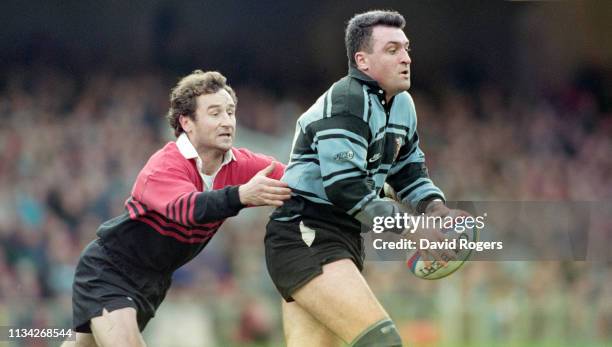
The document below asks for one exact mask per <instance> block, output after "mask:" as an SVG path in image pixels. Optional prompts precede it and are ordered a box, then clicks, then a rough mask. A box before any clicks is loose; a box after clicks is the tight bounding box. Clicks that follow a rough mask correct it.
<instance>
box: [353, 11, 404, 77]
mask: <svg viewBox="0 0 612 347" xmlns="http://www.w3.org/2000/svg"><path fill="white" fill-rule="evenodd" d="M377 25H384V26H390V27H395V28H400V29H404V26H405V25H406V20H405V19H404V16H402V15H401V14H399V13H398V12H395V11H383V10H375V11H368V12H364V13H359V14H356V15H355V16H353V18H351V19H350V20H349V21H348V23H347V24H346V31H345V33H344V44H345V46H346V54H347V56H348V60H349V63H350V64H351V65H352V66H355V65H356V62H355V53H357V52H359V51H365V52H368V53H371V52H372V44H371V43H372V42H371V41H372V29H373V28H374V27H375V26H377Z"/></svg>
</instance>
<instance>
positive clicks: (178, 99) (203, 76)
mask: <svg viewBox="0 0 612 347" xmlns="http://www.w3.org/2000/svg"><path fill="white" fill-rule="evenodd" d="M226 81H227V78H225V76H223V75H222V74H221V73H219V72H217V71H206V72H204V71H202V70H195V71H193V72H192V73H191V74H189V75H187V76H185V77H183V78H181V80H180V81H179V82H178V83H177V85H176V86H175V87H174V88H172V91H171V92H170V109H169V110H168V114H167V115H166V119H167V120H168V123H169V124H170V127H171V128H172V129H174V136H176V137H179V135H181V133H183V128H182V127H181V123H180V122H179V117H180V116H181V115H182V116H186V117H189V118H191V119H193V120H195V116H196V115H195V111H196V108H197V106H198V105H197V102H196V98H197V97H198V96H200V95H203V94H213V93H216V92H218V91H219V90H222V89H224V90H226V91H227V92H228V93H229V94H230V96H231V97H232V99H233V100H234V103H238V98H237V97H236V93H235V92H234V90H233V89H232V87H230V86H229V85H228V84H227V83H226Z"/></svg>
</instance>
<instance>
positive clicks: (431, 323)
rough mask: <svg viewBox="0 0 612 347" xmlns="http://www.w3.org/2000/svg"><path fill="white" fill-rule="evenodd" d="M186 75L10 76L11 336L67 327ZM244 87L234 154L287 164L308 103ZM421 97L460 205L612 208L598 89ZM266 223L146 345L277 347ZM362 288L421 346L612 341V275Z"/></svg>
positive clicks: (601, 269) (223, 248) (2, 267)
mask: <svg viewBox="0 0 612 347" xmlns="http://www.w3.org/2000/svg"><path fill="white" fill-rule="evenodd" d="M338 77H340V76H338ZM177 78H178V76H168V75H165V74H163V73H148V74H133V75H129V76H117V75H115V74H113V73H108V72H92V74H91V75H89V76H87V77H86V78H82V79H76V78H74V77H72V76H71V75H70V74H67V73H64V72H60V71H58V70H54V69H38V70H29V69H28V70H26V69H13V70H11V73H10V74H9V76H7V79H6V80H5V81H4V84H3V86H2V89H1V90H0V326H18V327H37V326H38V327H48V326H51V327H69V326H70V320H71V306H70V300H71V282H72V277H73V274H74V268H75V265H76V262H77V259H78V257H79V254H80V252H81V250H82V249H83V248H84V246H85V245H86V244H87V243H88V242H89V241H91V240H92V239H94V238H95V232H96V228H97V227H98V225H99V224H100V223H101V222H103V221H105V220H106V219H108V218H111V217H113V216H115V215H118V214H120V213H122V210H123V202H124V201H125V199H126V198H127V197H128V194H129V192H130V189H131V184H132V183H133V180H134V179H135V177H136V175H137V174H138V171H139V170H140V169H141V168H142V166H143V165H144V163H145V161H146V160H147V159H148V157H149V156H150V155H151V154H153V153H154V152H155V151H156V150H157V149H158V148H160V147H161V146H162V145H163V144H164V143H165V142H166V141H171V140H173V138H172V133H171V131H170V129H169V127H168V126H167V124H166V123H165V119H164V115H165V112H166V111H167V107H168V94H169V90H170V88H171V87H172V86H173V85H174V83H175V81H176V80H177ZM229 82H230V83H231V81H229ZM234 87H235V89H236V91H237V95H238V99H239V103H238V124H239V130H238V135H237V136H238V141H237V143H238V144H239V145H240V146H245V147H252V148H253V149H254V150H259V151H266V153H267V154H270V155H273V156H276V157H277V158H278V159H279V160H281V161H283V162H286V160H287V157H288V152H289V147H290V145H291V144H290V141H291V137H292V135H293V126H294V122H295V120H296V118H297V117H298V116H299V114H300V113H301V112H303V110H305V109H306V108H307V107H309V106H310V103H311V102H313V101H314V99H313V100H291V99H287V98H284V99H280V98H279V97H277V96H276V95H275V94H274V93H273V92H270V91H266V90H264V89H261V88H258V87H256V86H250V85H235V86H234ZM411 93H412V95H413V97H414V99H415V103H416V107H417V113H418V116H419V133H420V139H421V147H422V149H423V150H424V152H425V153H426V156H427V163H428V167H429V170H430V174H431V175H432V177H433V179H434V181H435V182H436V183H437V185H438V186H440V187H441V188H442V189H443V190H444V191H445V193H446V195H447V197H448V198H449V199H453V200H474V201H487V200H490V201H520V200H531V201H533V200H543V201H607V203H608V206H609V205H610V200H611V198H612V155H611V154H612V114H611V110H610V105H609V104H607V103H606V102H607V101H606V99H601V97H600V96H598V95H596V93H594V92H593V91H592V90H589V89H588V88H581V87H580V86H579V85H576V84H572V83H568V84H567V85H565V86H563V88H561V89H559V90H554V91H549V92H548V93H542V94H541V95H537V96H525V95H520V93H519V92H516V91H506V90H502V88H501V87H499V86H497V85H495V84H483V85H481V86H480V87H479V88H477V89H475V90H471V91H465V90H461V89H452V88H448V87H445V88H443V89H442V88H440V89H438V90H436V92H435V93H430V92H426V91H422V90H419V88H418V85H416V86H415V87H414V88H413V90H412V91H411ZM266 219H267V213H261V210H254V209H251V210H245V211H242V212H241V213H240V215H239V217H237V218H233V219H231V220H229V221H228V222H227V223H226V225H224V227H222V229H221V230H220V231H219V233H218V234H217V235H216V236H215V238H214V239H213V241H212V242H211V244H210V245H209V246H208V247H207V248H206V249H205V250H204V251H203V252H202V254H201V255H200V256H198V257H197V258H196V259H195V260H194V261H193V262H191V263H189V264H188V265H186V266H184V267H183V268H181V269H180V270H179V271H177V273H176V274H175V277H174V286H173V288H172V289H171V291H170V293H169V297H168V299H167V301H166V302H165V303H164V304H163V305H162V307H161V309H160V311H159V312H158V314H157V317H156V318H155V319H153V320H152V322H151V323H150V327H149V328H148V329H147V331H146V339H147V340H148V341H149V345H150V346H192V345H193V346H231V345H237V346H246V345H249V344H253V345H258V346H266V345H268V344H270V345H271V346H272V345H275V344H276V343H279V341H281V338H282V331H281V324H280V321H279V310H280V299H279V296H278V295H277V294H276V292H275V290H274V288H273V287H272V284H271V281H270V280H269V279H268V277H267V273H266V271H265V264H264V257H263V247H261V246H262V245H263V233H264V225H265V223H266ZM607 227H608V228H609V227H610V225H607ZM604 241H607V242H609V241H610V240H609V239H608V240H604ZM365 275H366V277H368V279H369V282H370V283H371V284H372V287H373V290H374V291H375V293H376V294H377V295H378V296H379V297H380V299H381V301H382V302H383V305H384V306H385V307H386V308H387V309H388V310H389V311H390V314H391V315H392V316H393V317H394V318H395V319H396V320H397V322H398V325H399V327H400V330H401V331H402V334H403V335H404V336H406V338H407V340H408V341H410V342H411V343H412V345H414V346H437V345H444V346H453V345H452V343H453V341H467V342H472V343H483V346H484V345H487V346H488V345H490V344H488V343H489V342H490V341H521V340H529V341H532V340H534V341H568V340H569V341H611V340H612V267H610V263H609V262H607V263H606V262H571V261H570V262H567V261H566V262H478V263H472V264H469V266H466V267H465V268H464V269H462V271H460V272H459V273H457V274H456V275H453V276H451V277H449V278H448V279H445V280H443V281H439V282H428V281H422V280H418V279H416V278H414V277H410V276H409V275H408V272H407V271H405V268H404V267H403V266H402V264H397V263H376V262H371V263H369V264H367V268H366V271H365ZM213 297H214V298H215V300H212V299H211V298H213ZM178 321H180V324H179V325H178V326H177V324H174V323H175V322H178ZM442 327H444V329H442ZM24 343H25V342H24ZM577 343H578V344H577V345H580V343H581V342H577ZM30 345H36V344H30ZM40 345H41V346H42V345H44V344H40Z"/></svg>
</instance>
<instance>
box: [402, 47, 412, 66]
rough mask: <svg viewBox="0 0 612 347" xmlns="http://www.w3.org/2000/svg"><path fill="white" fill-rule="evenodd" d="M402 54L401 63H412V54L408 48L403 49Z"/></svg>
mask: <svg viewBox="0 0 612 347" xmlns="http://www.w3.org/2000/svg"><path fill="white" fill-rule="evenodd" d="M402 52H403V53H402V55H401V56H400V59H401V61H400V62H401V63H402V64H411V63H412V59H410V54H409V53H408V51H407V50H402Z"/></svg>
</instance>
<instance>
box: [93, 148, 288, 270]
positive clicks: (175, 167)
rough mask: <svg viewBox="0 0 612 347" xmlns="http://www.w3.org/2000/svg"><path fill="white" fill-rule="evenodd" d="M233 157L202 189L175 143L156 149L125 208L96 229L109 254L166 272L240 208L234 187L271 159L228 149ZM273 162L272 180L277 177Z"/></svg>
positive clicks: (191, 161) (278, 169) (193, 163)
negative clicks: (210, 188) (211, 187)
mask: <svg viewBox="0 0 612 347" xmlns="http://www.w3.org/2000/svg"><path fill="white" fill-rule="evenodd" d="M231 151H232V153H231V154H232V155H233V158H232V160H231V161H229V162H227V163H226V164H225V165H223V166H222V167H221V169H220V170H219V172H218V173H217V174H216V176H215V179H214V183H213V189H212V190H206V188H205V185H204V184H203V180H202V177H201V176H200V174H199V173H198V169H197V166H196V160H195V159H194V158H192V159H187V158H186V157H185V156H184V155H183V154H181V151H180V150H179V148H178V146H177V143H175V142H169V143H168V144H166V145H165V146H164V147H163V148H162V149H160V150H159V151H157V152H156V153H155V154H154V155H153V156H151V158H150V159H149V161H148V162H147V164H146V165H145V166H144V168H143V169H142V170H141V171H140V173H139V174H138V177H137V178H136V182H135V183H134V186H133V188H132V193H131V196H130V197H129V198H128V199H127V201H126V202H125V209H126V212H125V213H124V214H123V215H121V216H119V217H116V218H114V219H111V220H109V221H107V222H105V223H104V224H102V225H101V226H100V228H99V229H98V231H97V235H98V237H99V238H100V239H101V240H102V244H103V245H104V248H105V249H106V250H107V252H108V253H109V255H110V256H111V258H113V259H114V260H118V261H120V262H121V263H123V264H124V265H128V266H135V267H137V268H143V269H147V270H151V271H155V272H163V273H170V272H172V271H174V270H176V269H177V268H179V267H180V266H182V265H183V264H185V263H186V262H188V261H189V260H191V259H192V258H193V257H195V256H196V255H197V254H198V253H199V252H200V251H201V250H202V249H203V248H204V247H205V246H206V244H207V243H208V242H209V241H210V239H211V238H212V237H213V236H214V235H215V233H216V232H217V230H218V229H219V227H220V226H221V224H222V223H223V221H224V220H225V219H226V218H227V217H231V216H235V215H237V214H238V212H239V211H240V210H241V209H242V208H243V207H245V206H244V205H242V203H241V202H240V198H239V195H238V186H239V185H241V184H244V183H247V182H248V181H249V180H250V179H251V178H252V177H253V176H254V175H255V174H256V173H257V172H259V171H260V170H262V169H264V168H265V167H266V166H268V165H269V164H270V163H271V162H272V161H273V158H271V157H268V156H264V155H261V154H257V153H253V152H251V151H249V150H247V149H243V148H239V149H237V148H232V149H231ZM284 168H285V167H284V165H283V164H280V163H278V164H277V166H276V168H275V170H274V172H273V173H272V174H271V175H269V176H270V177H271V178H275V179H280V178H281V177H282V175H283V173H284Z"/></svg>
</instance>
